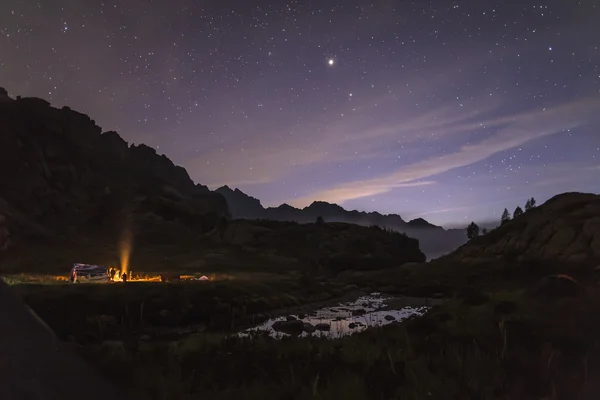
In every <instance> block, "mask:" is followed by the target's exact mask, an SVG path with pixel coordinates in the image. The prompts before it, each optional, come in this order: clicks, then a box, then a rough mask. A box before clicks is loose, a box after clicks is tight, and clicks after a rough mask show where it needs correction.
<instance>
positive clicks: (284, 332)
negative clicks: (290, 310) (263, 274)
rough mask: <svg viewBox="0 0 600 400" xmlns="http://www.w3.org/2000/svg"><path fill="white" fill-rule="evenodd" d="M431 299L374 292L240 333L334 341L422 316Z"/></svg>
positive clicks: (243, 334)
mask: <svg viewBox="0 0 600 400" xmlns="http://www.w3.org/2000/svg"><path fill="white" fill-rule="evenodd" d="M431 305H432V304H431V300H427V299H414V298H403V297H390V296H384V295H382V294H381V293H371V294H369V295H365V296H360V297H358V298H357V299H356V300H354V301H351V302H345V303H340V304H338V305H335V306H329V307H323V308H320V309H317V310H314V311H312V312H309V313H307V314H301V313H297V314H291V315H287V316H282V317H277V318H272V319H269V320H267V321H265V322H264V323H262V324H260V325H258V326H255V327H253V328H249V329H246V330H244V331H242V332H239V333H238V335H239V336H241V337H251V336H253V335H256V334H268V335H269V336H271V337H273V338H282V337H285V336H299V337H308V336H323V337H327V338H331V339H335V338H339V337H342V336H346V335H350V334H353V333H357V332H362V331H364V330H366V329H368V328H371V327H377V326H383V325H388V324H393V323H397V322H399V321H402V320H405V319H406V318H409V317H411V316H414V315H416V316H419V315H423V314H424V313H425V312H426V311H427V310H428V308H429V306H431Z"/></svg>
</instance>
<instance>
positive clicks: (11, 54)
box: [0, 0, 600, 226]
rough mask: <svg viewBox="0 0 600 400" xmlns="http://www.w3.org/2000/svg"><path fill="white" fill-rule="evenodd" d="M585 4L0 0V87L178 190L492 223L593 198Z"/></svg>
mask: <svg viewBox="0 0 600 400" xmlns="http://www.w3.org/2000/svg"><path fill="white" fill-rule="evenodd" d="M598 21H600V2H598V1H596V0H582V1H576V0H562V1H557V0H554V1H547V0H538V1H535V2H534V1H529V0H525V1H521V0H519V1H516V0H515V1H499V0H496V1H486V0H467V1H450V0H443V1H442V0H438V1H418V0H415V1H400V0H395V1H394V0H373V1H355V0H338V1H328V0H312V1H282V0H272V1H252V0H248V1H241V0H238V1H226V0H220V1H212V0H207V1H199V0H196V1H192V0H180V1H171V0H127V1H110V0H107V1H100V0H89V1H88V0H52V1H51V0H37V1H30V0H18V1H17V0H1V1H0V86H3V87H5V88H6V89H7V90H8V91H9V93H10V94H11V96H13V97H14V96H16V95H22V96H37V97H42V98H45V99H47V100H49V101H51V102H52V104H53V105H54V106H58V107H61V106H63V105H68V106H70V107H72V108H73V109H76V110H78V111H81V112H84V113H86V114H88V115H90V117H91V118H93V119H95V120H96V121H97V123H98V124H99V125H101V126H102V128H103V129H104V130H117V131H118V132H119V133H120V134H121V136H122V137H123V138H124V139H125V140H127V141H128V142H130V143H131V142H133V143H146V144H147V145H149V146H152V147H154V148H156V149H157V152H159V153H164V154H166V155H167V156H168V157H169V158H171V159H172V160H173V161H174V162H175V163H176V164H180V165H182V166H184V167H186V168H187V170H188V172H189V174H190V176H191V177H192V179H194V180H195V181H196V182H199V183H202V184H205V185H209V187H211V188H216V187H218V186H220V185H224V184H227V185H229V186H231V187H239V188H240V189H241V190H243V191H245V192H246V193H248V194H250V195H253V196H255V197H258V198H260V199H261V200H262V202H263V204H264V205H279V204H280V203H283V202H287V203H290V204H292V205H296V206H306V205H308V204H310V202H312V201H313V200H324V201H330V202H336V203H339V204H342V205H343V206H344V207H345V208H348V209H359V210H366V211H375V210H376V211H379V212H382V213H399V214H401V215H402V216H403V217H404V218H405V219H410V218H415V217H418V216H422V217H424V218H426V219H427V220H429V221H431V222H433V223H437V224H443V225H446V226H447V225H451V224H455V223H458V224H464V223H465V222H469V221H471V220H475V221H485V220H494V219H499V217H500V214H501V213H502V210H503V209H504V207H507V208H509V210H511V211H512V210H514V208H515V206H517V205H519V204H520V205H521V206H522V205H523V204H524V203H525V200H526V199H527V198H529V197H531V196H534V197H536V199H537V200H538V203H541V202H543V201H545V200H546V199H548V198H549V197H551V196H553V195H554V194H557V193H561V192H565V191H587V192H600V179H599V178H600V25H599V22H598Z"/></svg>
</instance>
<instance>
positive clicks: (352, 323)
mask: <svg viewBox="0 0 600 400" xmlns="http://www.w3.org/2000/svg"><path fill="white" fill-rule="evenodd" d="M356 327H357V325H356V324H355V323H354V322H350V325H348V328H350V329H354V328H356Z"/></svg>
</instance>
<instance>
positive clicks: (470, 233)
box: [467, 222, 479, 240]
mask: <svg viewBox="0 0 600 400" xmlns="http://www.w3.org/2000/svg"><path fill="white" fill-rule="evenodd" d="M477 236H479V226H478V225H477V224H476V223H475V222H471V223H470V224H469V226H467V237H468V238H469V240H470V239H473V238H474V237H477Z"/></svg>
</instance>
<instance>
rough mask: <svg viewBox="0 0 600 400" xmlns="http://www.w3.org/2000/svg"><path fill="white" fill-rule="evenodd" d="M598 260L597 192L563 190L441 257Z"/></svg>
mask: <svg viewBox="0 0 600 400" xmlns="http://www.w3.org/2000/svg"><path fill="white" fill-rule="evenodd" d="M507 258H508V259H512V258H514V259H515V261H526V260H532V259H536V260H560V261H565V262H568V263H582V262H584V263H597V262H600V195H596V194H588V193H564V194H560V195H558V196H555V197H553V198H551V199H550V200H548V201H547V202H546V203H544V204H543V205H541V206H539V207H536V208H533V209H531V210H529V211H527V212H525V213H524V214H523V215H521V216H519V217H517V218H514V219H513V220H511V221H509V222H507V223H505V224H503V225H502V226H500V227H498V228H496V229H494V230H492V231H490V232H489V233H487V234H486V235H483V236H479V237H476V238H475V239H473V240H471V241H470V242H469V243H467V244H465V245H464V246H462V247H460V248H459V249H457V250H456V251H455V252H454V253H452V254H451V255H448V256H447V257H444V258H443V260H448V261H458V262H462V263H485V262H489V261H494V260H499V259H507Z"/></svg>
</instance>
